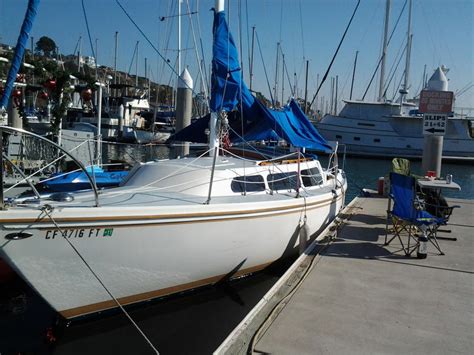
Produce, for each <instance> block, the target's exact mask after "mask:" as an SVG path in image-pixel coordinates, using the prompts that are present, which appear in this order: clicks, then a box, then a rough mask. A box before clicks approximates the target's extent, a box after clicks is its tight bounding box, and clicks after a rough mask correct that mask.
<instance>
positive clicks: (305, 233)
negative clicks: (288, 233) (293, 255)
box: [299, 221, 310, 254]
mask: <svg viewBox="0 0 474 355" xmlns="http://www.w3.org/2000/svg"><path fill="white" fill-rule="evenodd" d="M309 235H310V230H309V227H308V225H307V224H306V221H304V222H303V224H302V225H301V224H300V226H299V253H300V254H303V253H304V251H305V250H306V245H307V242H308V239H309Z"/></svg>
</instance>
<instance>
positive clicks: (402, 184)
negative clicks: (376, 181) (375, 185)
mask: <svg viewBox="0 0 474 355" xmlns="http://www.w3.org/2000/svg"><path fill="white" fill-rule="evenodd" d="M392 207H393V208H392ZM390 221H391V224H392V228H391V229H390V230H389V222H390ZM445 224H446V219H444V218H442V217H437V216H434V215H432V214H430V213H429V212H427V211H426V210H425V204H424V201H423V200H420V199H419V198H418V197H417V195H416V180H415V178H414V177H412V176H407V175H401V174H397V173H394V172H392V173H390V197H389V205H388V209H387V223H386V233H385V245H389V244H390V243H391V242H392V241H393V240H394V239H395V238H398V240H399V241H400V244H401V246H402V250H403V251H404V252H405V255H407V256H410V255H411V254H412V253H413V252H414V251H415V250H418V257H420V258H421V257H426V253H425V252H424V251H423V252H420V250H419V248H420V246H424V245H421V244H420V241H422V242H423V241H426V240H428V241H430V242H431V244H433V245H434V246H435V248H436V249H437V250H438V251H439V253H440V254H441V255H444V253H443V252H442V250H441V247H440V245H439V243H438V240H437V238H436V234H437V230H438V228H439V226H441V225H445ZM389 232H393V237H392V238H390V239H388V235H389ZM420 232H421V233H422V238H420V237H419V233H420ZM390 234H391V233H390ZM404 236H407V237H408V241H407V244H406V245H405V243H404V242H403V239H402V237H404Z"/></svg>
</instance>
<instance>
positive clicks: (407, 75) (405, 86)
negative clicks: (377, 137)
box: [400, 0, 413, 109]
mask: <svg viewBox="0 0 474 355" xmlns="http://www.w3.org/2000/svg"><path fill="white" fill-rule="evenodd" d="M411 11H412V0H409V2H408V29H407V50H406V57H405V78H404V80H403V88H402V89H401V90H400V94H401V95H400V104H402V103H403V102H404V101H405V99H406V96H407V95H408V85H409V82H408V80H409V79H410V56H411V40H412V36H413V35H412V34H411ZM400 109H401V105H400Z"/></svg>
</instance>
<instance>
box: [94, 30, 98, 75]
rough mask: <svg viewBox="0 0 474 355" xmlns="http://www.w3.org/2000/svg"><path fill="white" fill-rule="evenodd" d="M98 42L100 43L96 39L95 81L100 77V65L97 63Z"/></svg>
mask: <svg viewBox="0 0 474 355" xmlns="http://www.w3.org/2000/svg"><path fill="white" fill-rule="evenodd" d="M97 42H98V39H97V38H96V39H95V58H94V59H95V80H97V78H98V77H99V72H98V70H99V66H98V65H97V64H98V63H97V57H98V55H99V54H98V52H97V51H98V48H97Z"/></svg>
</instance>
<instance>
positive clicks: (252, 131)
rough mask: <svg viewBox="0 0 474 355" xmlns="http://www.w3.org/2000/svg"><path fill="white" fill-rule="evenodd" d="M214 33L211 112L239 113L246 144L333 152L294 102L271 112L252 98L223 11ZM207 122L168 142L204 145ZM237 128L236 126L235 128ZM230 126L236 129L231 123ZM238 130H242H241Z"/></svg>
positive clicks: (233, 137) (235, 138) (233, 138)
mask: <svg viewBox="0 0 474 355" xmlns="http://www.w3.org/2000/svg"><path fill="white" fill-rule="evenodd" d="M213 34H214V42H213V60H212V78H211V82H212V87H211V102H210V107H211V111H213V112H220V111H227V112H235V111H238V113H239V114H238V115H234V116H236V117H238V116H240V114H242V116H243V118H244V124H243V128H244V129H243V134H242V137H243V139H244V140H246V141H257V140H263V139H265V140H269V139H273V140H274V139H277V138H283V139H284V140H286V141H287V142H288V143H290V144H291V145H293V146H295V147H305V148H309V149H314V150H318V151H331V150H332V149H331V147H330V145H329V144H328V143H327V142H326V140H325V139H324V138H323V137H322V136H321V135H320V134H319V133H318V131H317V130H316V128H314V126H313V125H312V124H311V122H309V120H308V118H307V117H306V115H305V114H304V113H303V111H302V110H301V108H300V107H299V105H298V104H297V103H296V102H295V101H294V100H291V101H290V103H289V104H288V105H287V106H285V107H284V108H282V109H281V110H273V109H269V108H267V107H266V106H264V105H263V104H262V103H261V102H260V101H259V100H257V99H256V98H255V97H254V96H253V95H252V93H251V92H250V90H249V89H248V88H247V85H245V82H244V81H243V78H242V70H241V68H240V64H239V56H238V52H237V47H236V45H235V42H234V39H233V37H232V34H231V33H230V32H229V28H228V26H227V22H226V20H225V13H224V12H219V13H215V14H214V26H213ZM208 121H209V117H204V118H202V119H201V120H198V121H196V122H195V123H193V124H192V125H191V126H189V127H187V128H185V129H184V130H182V131H181V132H178V134H176V135H175V136H173V137H172V138H171V140H191V141H195V142H203V143H204V142H207V141H206V140H205V135H203V133H197V131H198V130H199V131H200V130H201V129H202V128H203V127H206V128H207V125H206V123H207V122H208ZM240 125H241V124H240V123H239V125H236V126H240ZM231 127H232V128H233V129H234V130H235V128H234V127H233V126H232V124H231ZM238 131H241V129H240V127H238ZM239 134H240V133H239ZM239 134H235V133H234V134H232V133H231V135H230V139H231V141H232V142H238V141H240V140H241V138H240V137H239ZM197 139H198V140H197Z"/></svg>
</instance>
